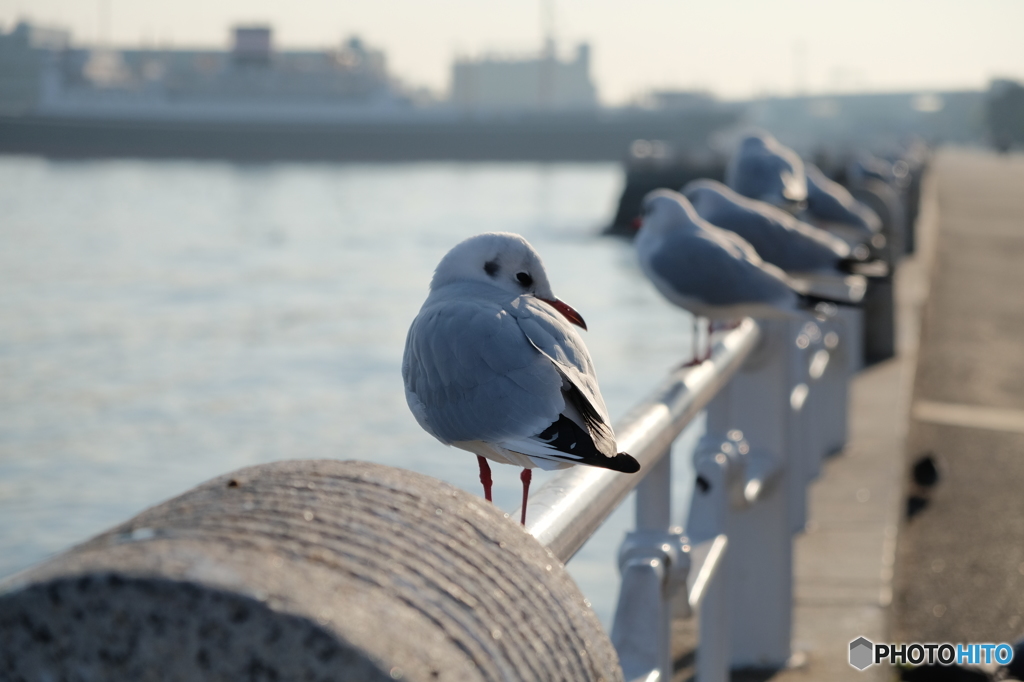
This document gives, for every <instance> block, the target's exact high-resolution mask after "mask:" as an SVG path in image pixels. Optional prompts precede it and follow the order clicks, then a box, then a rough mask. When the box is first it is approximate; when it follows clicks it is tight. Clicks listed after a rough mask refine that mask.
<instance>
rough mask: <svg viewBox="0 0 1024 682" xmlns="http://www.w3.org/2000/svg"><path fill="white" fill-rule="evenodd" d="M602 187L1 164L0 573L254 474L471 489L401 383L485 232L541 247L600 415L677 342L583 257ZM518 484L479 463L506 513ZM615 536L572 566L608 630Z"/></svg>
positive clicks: (582, 176) (650, 308) (609, 169)
mask: <svg viewBox="0 0 1024 682" xmlns="http://www.w3.org/2000/svg"><path fill="white" fill-rule="evenodd" d="M622 183H623V174H622V171H621V169H620V168H619V167H618V166H616V165H611V164H607V165H600V164H598V165H595V164H590V165H562V164H553V165H550V164H549V165H541V164H408V165H375V164H358V165H339V164H266V165H235V164H227V163H207V162H203V163H199V162H153V161H93V162H52V161H45V160H41V159H34V158H21V157H0V577H3V576H6V575H9V574H11V573H13V572H15V571H17V570H20V569H22V568H25V567H27V566H29V565H32V564H34V563H36V562H38V561H40V560H42V559H44V558H45V557H47V556H49V555H51V554H53V553H55V552H59V551H62V550H64V549H66V548H68V547H69V546H71V545H73V544H75V543H78V542H80V541H82V540H85V539H86V538H88V537H90V536H92V535H94V534H95V533H98V532H100V531H102V530H104V529H106V528H107V527H109V526H112V525H114V524H116V523H119V522H121V521H124V520H126V519H127V518H129V517H130V516H132V515H134V514H135V513H137V512H139V511H140V510H142V509H144V508H146V507H149V506H151V505H153V504H156V503H158V502H161V501H163V500H165V499H167V498H169V497H173V496H175V495H177V494H179V493H181V492H183V491H185V490H186V489H188V488H190V487H192V486H194V485H196V484H198V483H200V482H202V481H204V480H206V479H209V478H211V477H213V476H216V475H219V474H222V473H225V472H227V471H230V470H233V469H236V468H239V467H243V466H248V465H252V464H258V463H261V462H269V461H273V460H279V459H294V458H303V459H305V458H335V459H360V460H368V461H373V462H379V463H382V464H387V465H391V466H398V467H404V468H407V469H412V470H415V471H419V472H422V473H426V474H429V475H432V476H435V477H437V478H440V479H443V480H445V481H448V482H450V483H452V484H454V485H457V486H459V487H460V488H463V489H465V490H468V491H471V492H473V493H474V494H480V490H479V482H478V480H477V470H476V462H475V460H474V458H473V456H472V455H470V454H469V453H465V452H462V451H460V450H454V449H450V448H446V447H444V446H442V445H441V444H440V443H438V442H436V441H435V440H433V439H432V438H431V437H430V436H428V435H427V434H426V433H424V432H423V431H422V430H421V429H420V428H419V426H418V425H417V424H416V422H415V420H414V419H413V417H412V415H411V414H410V413H409V410H408V408H407V407H406V405H405V397H404V392H403V388H402V379H401V374H400V367H401V357H402V349H403V345H404V341H405V333H406V330H407V329H408V326H409V323H410V322H411V321H412V319H413V317H414V316H415V315H416V312H417V311H418V309H419V306H420V304H421V303H422V301H423V299H424V298H425V297H426V293H427V284H428V282H429V280H430V276H431V274H432V271H433V268H434V266H435V265H436V264H437V262H438V260H439V259H440V258H441V256H442V255H444V253H445V252H446V251H447V250H448V249H449V248H450V247H451V246H453V245H454V244H455V243H457V242H458V241H460V240H462V239H464V238H466V237H468V236H471V235H473V234H476V233H479V232H485V231H497V230H502V231H510V232H518V233H520V234H522V235H524V236H525V237H526V238H527V239H529V240H530V241H531V242H532V243H533V245H534V246H535V247H536V248H537V249H538V250H539V251H540V253H541V255H542V257H543V258H544V260H545V264H546V266H547V269H548V273H549V276H550V279H551V282H552V285H553V288H554V290H555V293H556V294H557V295H558V296H559V297H560V298H562V299H564V300H565V301H568V302H569V303H570V304H571V305H573V306H574V307H575V308H576V309H577V310H579V311H580V312H581V314H582V315H583V316H584V317H585V318H586V320H587V323H588V326H589V327H590V332H589V333H585V334H584V338H585V340H586V342H587V344H588V347H589V348H590V351H591V354H592V356H593V358H594V362H595V364H596V366H597V371H598V376H599V378H600V381H601V386H602V391H603V393H604V396H605V399H606V402H607V403H608V407H609V410H610V411H611V414H612V417H613V419H615V418H618V417H620V416H621V415H623V414H624V413H625V412H626V410H627V409H628V408H629V407H630V406H631V405H632V404H634V403H636V402H637V401H638V400H640V399H641V398H643V397H644V396H645V395H646V394H647V393H648V392H649V391H650V390H651V389H652V388H653V387H654V385H655V383H656V382H658V381H659V380H660V379H661V378H662V377H663V376H664V375H665V373H666V372H667V371H668V370H669V369H670V368H671V367H673V366H674V365H676V364H678V363H679V362H680V360H681V359H683V358H684V356H686V355H687V354H688V353H689V350H690V345H689V344H690V336H691V334H690V325H691V322H690V318H689V317H688V316H687V315H686V314H684V313H682V312H681V311H679V310H678V309H675V308H673V307H672V306H670V305H669V304H667V303H666V302H664V301H663V300H662V299H661V298H660V297H659V296H658V294H657V293H656V292H655V291H654V289H653V287H652V286H651V285H650V284H649V283H648V282H647V281H646V280H645V279H644V278H643V276H642V275H641V273H640V271H639V269H638V267H637V265H636V263H635V259H634V255H633V252H632V249H631V246H630V245H629V244H628V243H627V242H625V241H623V240H619V239H613V238H607V237H601V236H598V235H599V232H600V230H601V228H602V227H603V226H604V225H605V224H606V223H607V222H608V221H609V220H610V219H611V217H612V215H613V212H614V209H615V203H616V201H617V198H618V195H619V192H620V191H621V187H622ZM693 435H694V434H689V438H688V440H689V441H690V442H692V439H693ZM687 459H688V458H686V457H678V456H677V459H676V461H677V462H679V463H680V465H681V466H677V467H676V471H677V472H679V473H678V474H677V475H676V477H675V478H676V479H677V488H678V495H677V497H678V498H679V500H678V501H679V505H677V506H679V507H681V506H682V504H683V503H684V502H685V495H686V487H687V486H686V484H685V480H686V479H687V478H688V474H687V473H686V472H687V462H686V460H687ZM518 471H519V470H518V469H514V468H512V467H504V466H496V467H495V468H494V473H495V486H496V487H495V503H496V504H497V505H498V506H500V507H502V508H504V509H505V510H506V511H511V510H513V509H514V508H516V507H517V506H518V497H519V491H520V488H519V476H518ZM549 475H550V474H544V473H541V472H539V471H538V475H537V476H536V478H535V485H538V486H539V485H540V484H542V483H543V481H544V480H546V479H547V477H548V476H549ZM680 511H681V510H680ZM631 523H632V504H631V503H627V504H625V505H624V506H623V508H622V509H621V510H620V511H619V512H617V513H616V515H615V516H613V517H612V518H611V519H610V520H609V521H608V523H606V524H605V526H604V527H603V528H602V529H601V531H599V533H598V534H597V535H595V537H594V538H593V539H592V540H591V542H589V543H588V545H587V546H586V547H585V548H584V549H583V550H582V551H581V552H580V554H578V555H577V556H576V558H574V559H573V561H572V562H570V564H569V568H570V571H571V572H572V573H573V575H574V577H575V578H576V580H577V581H578V582H579V584H580V586H581V587H582V589H583V590H584V592H585V593H586V594H587V596H588V597H589V598H590V600H591V601H592V602H593V604H594V606H595V609H596V610H597V611H598V614H599V615H600V616H601V618H602V620H604V621H605V623H608V622H609V619H610V616H611V613H612V611H613V609H614V602H615V598H616V594H617V585H618V582H617V580H618V577H617V570H616V567H615V552H616V549H617V546H618V543H619V541H620V540H621V538H622V535H623V533H624V532H625V531H626V530H627V529H628V528H629V526H630V525H631Z"/></svg>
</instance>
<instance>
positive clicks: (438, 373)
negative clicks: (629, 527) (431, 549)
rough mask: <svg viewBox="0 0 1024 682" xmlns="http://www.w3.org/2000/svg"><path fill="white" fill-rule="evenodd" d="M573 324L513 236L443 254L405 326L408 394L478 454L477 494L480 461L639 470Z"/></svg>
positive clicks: (437, 431) (446, 433)
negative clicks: (623, 447) (620, 446)
mask: <svg viewBox="0 0 1024 682" xmlns="http://www.w3.org/2000/svg"><path fill="white" fill-rule="evenodd" d="M573 325H575V326H578V327H581V328H583V329H586V324H585V323H584V322H583V318H582V317H580V315H579V313H577V312H576V311H575V310H573V309H572V308H571V307H570V306H569V305H567V304H565V303H563V302H562V301H560V300H558V299H557V298H556V297H555V295H554V293H552V291H551V285H550V284H549V283H548V277H547V274H546V273H545V271H544V265H543V264H542V263H541V260H540V256H539V255H538V254H537V252H536V251H535V250H534V249H533V247H532V246H530V244H529V243H528V242H527V241H526V240H525V239H523V238H522V237H520V236H519V235H516V234H508V233H488V234H481V235H477V236H475V237H471V238H469V239H467V240H465V241H463V242H461V243H460V244H458V245H456V246H455V247H454V248H453V249H452V250H451V251H449V252H448V254H447V255H445V257H444V258H442V259H441V262H440V263H439V264H438V266H437V270H436V271H435V272H434V278H433V280H431V282H430V294H429V295H428V296H427V300H426V301H425V302H424V303H423V307H422V308H421V309H420V312H419V314H418V315H417V316H416V319H415V320H413V323H412V326H411V327H410V329H409V335H408V337H407V338H406V343H405V357H404V359H403V361H402V377H403V379H404V380H405V396H406V400H407V401H408V403H409V409H411V410H412V413H413V416H415V417H416V421H417V422H419V424H420V426H422V427H423V428H424V429H425V430H426V431H427V432H428V433H429V434H430V435H432V436H434V437H435V438H437V439H438V440H439V441H441V442H442V443H444V444H445V445H454V446H455V447H457V448H461V449H463V450H467V451H469V452H472V453H474V454H476V455H477V460H478V462H479V466H480V482H481V483H482V484H483V486H484V496H485V497H486V498H487V499H488V500H490V499H491V472H490V467H489V466H488V464H487V460H488V459H491V460H494V461H496V462H501V463H505V464H514V465H517V466H521V467H523V473H522V475H521V476H520V479H521V480H522V483H523V510H522V519H521V521H522V522H523V523H524V524H525V523H526V500H527V497H528V494H529V488H530V478H531V469H532V468H533V467H540V468H542V469H562V468H565V467H568V466H571V465H573V464H586V465H590V466H597V467H603V468H605V469H612V470H614V471H621V472H624V473H634V472H636V471H638V470H639V469H640V465H639V463H638V462H637V461H636V460H635V459H634V458H633V457H631V456H630V455H628V454H626V453H624V452H619V453H616V447H615V434H614V433H613V432H612V427H611V420H610V419H609V417H608V410H607V408H605V405H604V400H603V399H602V398H601V392H600V390H599V389H598V385H597V376H596V374H595V373H594V365H593V363H592V362H591V360H590V354H589V353H588V352H587V348H586V346H585V345H584V344H583V339H582V338H580V336H579V334H578V333H577V332H576V330H575V329H574V327H573Z"/></svg>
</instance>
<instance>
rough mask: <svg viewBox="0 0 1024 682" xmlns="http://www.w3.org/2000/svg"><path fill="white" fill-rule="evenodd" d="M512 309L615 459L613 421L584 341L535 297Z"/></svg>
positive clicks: (603, 447) (592, 432) (597, 445)
mask: <svg viewBox="0 0 1024 682" xmlns="http://www.w3.org/2000/svg"><path fill="white" fill-rule="evenodd" d="M511 310H512V314H513V315H514V316H515V317H516V319H517V320H518V321H519V326H520V328H521V329H522V330H523V333H525V334H526V336H527V337H528V338H529V339H530V342H531V343H532V344H533V345H534V347H535V348H537V350H538V351H540V352H541V353H542V354H543V355H544V356H545V357H546V358H548V359H549V360H550V361H551V362H552V363H554V365H555V366H556V367H557V368H558V371H559V373H561V374H562V376H563V377H564V378H565V380H566V381H567V383H568V386H566V387H565V388H564V389H563V390H565V393H566V398H567V400H569V402H570V403H571V404H572V405H573V407H574V408H576V410H577V411H578V412H579V413H580V416H581V417H582V419H583V420H584V421H585V425H586V427H587V429H588V431H589V432H590V436H591V438H592V439H593V440H594V446H595V448H596V449H597V450H598V451H599V452H601V453H603V454H605V455H606V456H608V457H612V456H614V455H615V435H614V433H613V432H612V427H611V419H610V418H609V416H608V408H607V407H605V404H604V398H602V397H601V390H600V388H599V387H598V384H597V373H596V372H595V371H594V364H593V362H592V361H591V359H590V353H589V352H588V351H587V347H586V345H585V344H584V343H583V339H582V338H580V335H579V334H578V333H577V332H576V330H575V328H573V326H572V325H571V324H569V323H568V322H567V321H566V320H565V318H564V317H562V316H561V313H559V312H557V311H556V310H554V309H552V308H551V307H550V306H548V305H547V304H546V303H544V302H542V301H539V300H537V299H536V298H534V297H533V296H521V297H519V298H518V299H516V300H515V301H514V302H513V304H512V309H511ZM581 426H582V425H581Z"/></svg>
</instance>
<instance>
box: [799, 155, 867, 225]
mask: <svg viewBox="0 0 1024 682" xmlns="http://www.w3.org/2000/svg"><path fill="white" fill-rule="evenodd" d="M806 173H807V209H806V211H805V215H806V216H807V217H808V218H809V219H810V220H812V221H813V222H815V223H818V224H820V225H821V226H823V227H825V228H831V229H833V230H835V231H836V232H837V233H838V234H839V236H840V237H843V238H844V239H846V240H847V241H849V242H852V243H854V244H858V243H865V242H866V243H872V242H873V241H876V242H877V239H875V237H876V235H878V234H879V233H880V232H881V231H882V221H881V219H879V217H878V214H876V213H875V212H874V211H872V210H871V209H870V208H868V207H867V206H865V205H864V204H863V203H861V202H859V201H857V200H856V199H854V198H853V195H852V194H850V193H849V192H848V191H847V189H846V188H845V187H843V186H842V185H840V184H839V183H838V182H835V181H834V180H832V179H830V178H829V177H828V176H827V175H825V174H824V173H822V172H821V170H820V169H819V168H818V167H817V166H815V165H813V164H808V165H807V169H806Z"/></svg>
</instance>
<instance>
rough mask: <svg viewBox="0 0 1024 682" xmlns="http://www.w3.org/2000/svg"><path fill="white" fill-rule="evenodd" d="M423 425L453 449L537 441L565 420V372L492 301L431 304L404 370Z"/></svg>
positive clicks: (416, 327) (415, 329)
mask: <svg viewBox="0 0 1024 682" xmlns="http://www.w3.org/2000/svg"><path fill="white" fill-rule="evenodd" d="M402 376H403V378H404V379H405V388H406V397H407V399H408V401H409V407H410V408H411V409H412V412H413V414H414V415H415V416H416V419H417V421H419V422H420V425H421V426H423V428H424V429H426V430H427V431H428V432H430V433H431V434H433V435H434V436H435V437H436V438H438V439H439V440H441V441H443V442H445V443H452V442H456V441H474V440H482V441H488V442H499V441H503V440H509V439H517V438H523V437H529V436H533V435H535V434H538V433H540V432H541V431H542V430H544V429H545V428H546V427H547V426H549V425H550V424H552V423H553V422H555V421H556V420H557V419H558V418H559V414H560V412H561V411H562V409H563V408H564V405H565V401H564V399H563V397H562V383H563V379H562V377H561V375H560V374H559V372H558V370H557V369H556V368H555V366H554V365H552V363H551V361H550V360H548V358H546V357H545V356H544V355H543V354H541V353H540V352H538V351H537V349H536V348H534V346H533V344H531V343H530V341H529V339H527V337H526V335H525V334H524V333H523V331H522V329H520V326H519V322H518V321H517V320H516V318H515V317H513V316H512V315H510V314H509V313H508V311H506V310H504V309H503V308H502V306H500V305H498V304H496V303H494V302H490V301H482V302H481V301H478V300H466V299H462V300H459V299H454V300H452V299H449V300H441V301H438V300H434V301H432V300H431V299H428V300H427V303H425V304H424V306H423V309H422V310H420V313H419V315H417V316H416V319H415V320H413V323H412V326H411V327H410V329H409V334H408V337H407V338H406V345H405V357H404V359H403V362H402Z"/></svg>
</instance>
